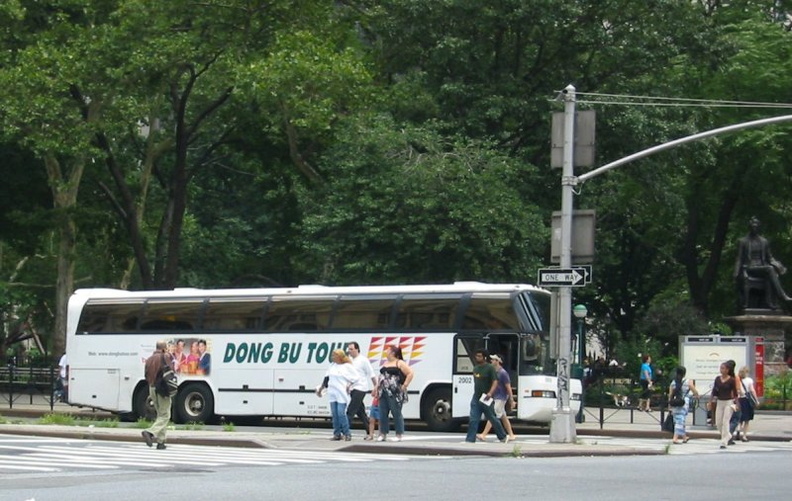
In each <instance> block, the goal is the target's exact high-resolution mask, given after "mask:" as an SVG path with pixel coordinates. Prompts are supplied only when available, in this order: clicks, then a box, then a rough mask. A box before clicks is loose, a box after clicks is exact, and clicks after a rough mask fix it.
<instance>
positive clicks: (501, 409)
mask: <svg viewBox="0 0 792 501" xmlns="http://www.w3.org/2000/svg"><path fill="white" fill-rule="evenodd" d="M505 413H506V400H497V399H496V400H495V417H496V418H498V419H500V418H502V417H503V415H504V414H505Z"/></svg>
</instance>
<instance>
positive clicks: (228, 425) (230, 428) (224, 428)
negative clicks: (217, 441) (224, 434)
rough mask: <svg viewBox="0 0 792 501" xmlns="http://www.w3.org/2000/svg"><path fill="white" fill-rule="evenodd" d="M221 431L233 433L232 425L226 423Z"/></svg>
mask: <svg viewBox="0 0 792 501" xmlns="http://www.w3.org/2000/svg"><path fill="white" fill-rule="evenodd" d="M223 431H234V423H232V422H230V421H229V422H228V423H225V424H224V425H223Z"/></svg>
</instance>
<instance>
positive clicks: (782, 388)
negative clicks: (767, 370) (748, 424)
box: [764, 370, 792, 400]
mask: <svg viewBox="0 0 792 501" xmlns="http://www.w3.org/2000/svg"><path fill="white" fill-rule="evenodd" d="M764 396H765V398H767V399H773V400H778V399H781V398H787V399H792V371H790V370H785V371H784V372H782V373H781V374H777V375H774V376H770V377H768V378H766V379H765V380H764Z"/></svg>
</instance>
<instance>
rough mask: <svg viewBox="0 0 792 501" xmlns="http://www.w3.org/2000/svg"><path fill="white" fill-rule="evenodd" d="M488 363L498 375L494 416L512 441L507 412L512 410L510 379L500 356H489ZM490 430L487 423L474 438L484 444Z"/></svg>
mask: <svg viewBox="0 0 792 501" xmlns="http://www.w3.org/2000/svg"><path fill="white" fill-rule="evenodd" d="M490 363H492V365H493V367H495V372H496V373H497V374H498V389H496V390H495V395H494V398H495V408H494V409H495V416H496V417H497V418H498V419H500V420H501V423H503V429H504V430H506V433H507V434H508V435H509V440H514V439H515V438H517V437H516V436H515V435H514V430H513V429H512V425H511V421H509V412H510V411H511V409H513V408H514V395H512V386H511V378H510V377H509V372H508V371H507V370H506V369H504V368H503V359H501V357H500V355H496V354H492V355H490ZM507 403H508V405H509V407H508V409H509V410H507V407H506V404H507ZM491 429H492V425H491V424H490V423H489V421H487V423H486V424H485V425H484V431H482V432H481V434H480V435H476V438H477V439H479V440H481V441H482V442H486V441H487V434H488V433H489V431H490V430H491Z"/></svg>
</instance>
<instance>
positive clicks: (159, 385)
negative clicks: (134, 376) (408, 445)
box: [154, 355, 179, 397]
mask: <svg viewBox="0 0 792 501" xmlns="http://www.w3.org/2000/svg"><path fill="white" fill-rule="evenodd" d="M154 391H156V392H157V394H158V395H160V396H163V397H174V396H176V393H177V392H178V391H179V379H178V377H176V373H175V372H173V368H172V367H171V364H169V363H168V361H167V360H166V359H165V355H162V366H161V367H160V373H159V376H158V377H157V381H156V384H155V385H154Z"/></svg>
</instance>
